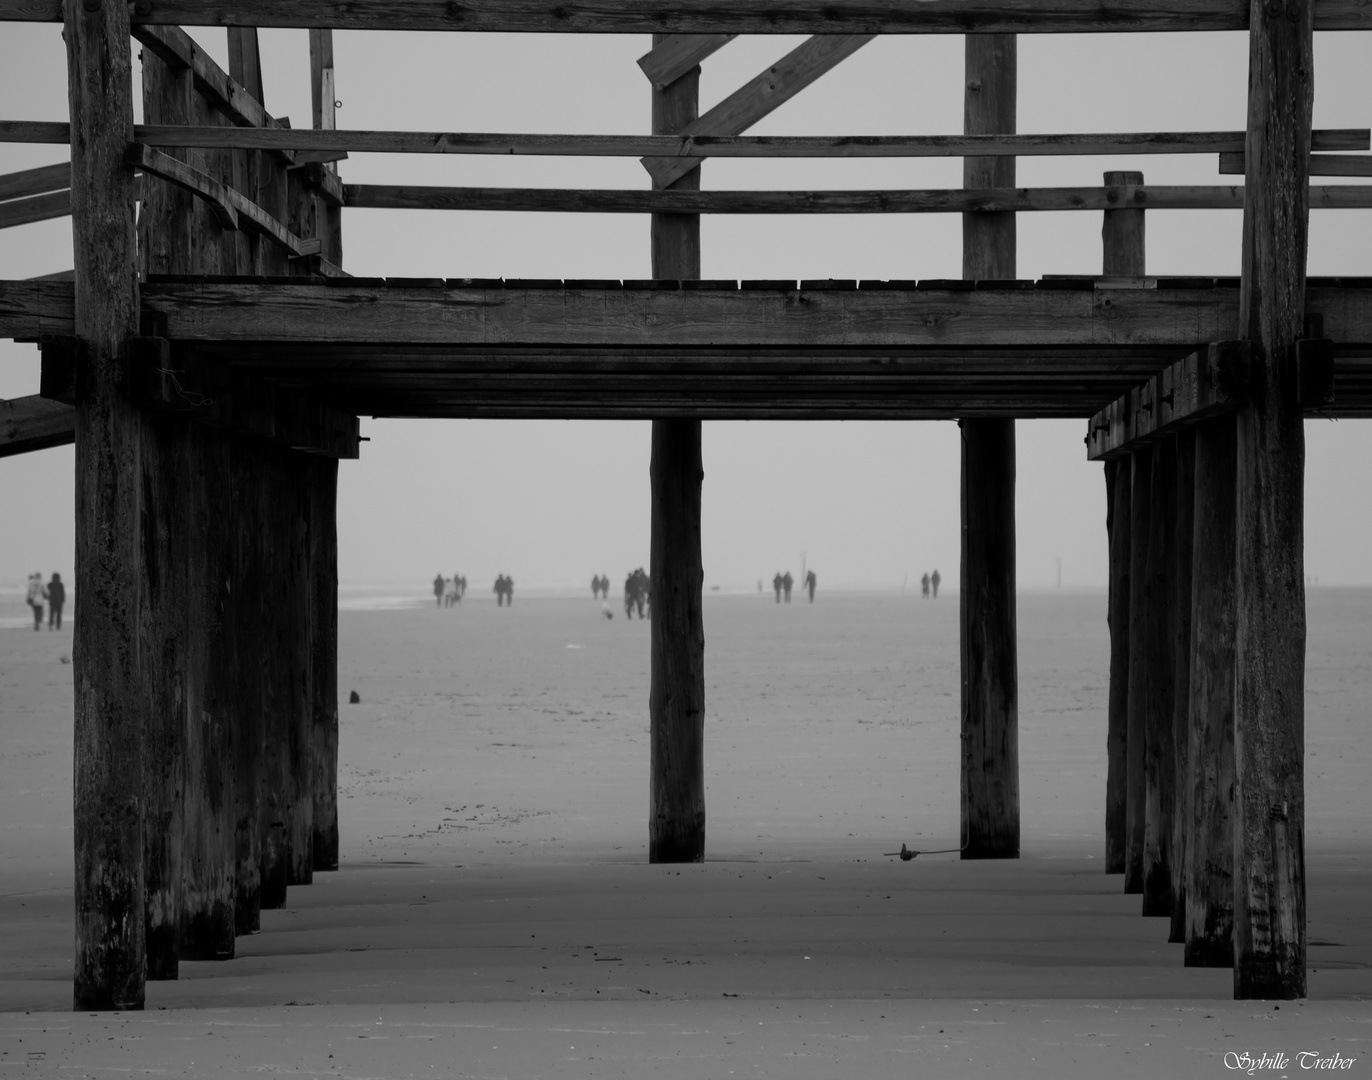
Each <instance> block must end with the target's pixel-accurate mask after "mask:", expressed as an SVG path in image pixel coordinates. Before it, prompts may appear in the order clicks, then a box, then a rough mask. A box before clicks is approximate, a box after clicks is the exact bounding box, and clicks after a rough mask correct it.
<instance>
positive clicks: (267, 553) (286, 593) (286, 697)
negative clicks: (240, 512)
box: [244, 439, 298, 911]
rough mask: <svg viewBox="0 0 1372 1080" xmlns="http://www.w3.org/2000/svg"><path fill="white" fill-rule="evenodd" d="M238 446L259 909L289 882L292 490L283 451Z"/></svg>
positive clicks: (280, 898)
mask: <svg viewBox="0 0 1372 1080" xmlns="http://www.w3.org/2000/svg"><path fill="white" fill-rule="evenodd" d="M244 453H245V454H251V455H252V456H253V457H254V458H256V459H257V461H258V464H259V468H260V472H259V474H258V483H259V484H260V485H261V488H262V494H261V507H262V519H261V535H260V538H259V541H258V543H257V559H258V561H259V563H260V565H261V573H262V578H261V584H260V587H259V589H258V590H257V591H255V592H254V591H250V592H249V597H250V603H252V602H254V601H255V603H253V606H254V607H255V609H256V615H257V635H256V638H255V640H254V641H252V647H253V649H254V653H253V655H254V657H255V658H257V659H258V663H257V672H256V675H257V679H258V681H259V683H260V687H261V695H262V697H261V700H262V821H261V837H262V894H261V905H262V910H263V911H266V910H268V909H274V908H281V907H284V906H285V905H286V893H287V886H288V885H289V884H290V866H291V861H290V845H291V835H292V834H291V816H292V804H291V794H292V792H291V788H292V775H291V747H292V744H293V741H294V735H293V727H294V724H295V721H296V719H297V714H296V710H295V706H296V695H295V693H294V690H295V687H294V685H293V680H292V675H293V672H294V661H295V656H294V655H293V653H294V651H295V650H296V648H297V647H298V642H297V640H296V637H295V630H296V606H295V604H294V599H295V597H294V591H293V590H291V589H290V588H289V586H287V585H286V578H287V575H288V574H289V573H290V572H291V570H292V566H293V563H292V550H293V537H292V532H293V525H294V521H293V514H294V508H295V507H294V498H293V492H292V490H291V484H290V476H289V471H288V468H287V460H286V455H287V454H288V453H289V451H286V450H283V449H281V448H279V447H275V446H271V445H268V444H267V443H266V442H264V441H261V440H257V439H253V440H245V441H244Z"/></svg>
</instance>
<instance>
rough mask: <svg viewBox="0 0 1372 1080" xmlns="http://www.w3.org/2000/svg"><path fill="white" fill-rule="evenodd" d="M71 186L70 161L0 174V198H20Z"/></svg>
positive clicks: (63, 189) (62, 189)
mask: <svg viewBox="0 0 1372 1080" xmlns="http://www.w3.org/2000/svg"><path fill="white" fill-rule="evenodd" d="M70 187H71V162H70V161H64V162H62V163H61V164H58V165H43V166H41V167H39V168H37V169H25V170H23V171H22V172H15V173H9V174H7V175H5V176H0V200H3V199H22V198H25V197H27V196H29V195H46V194H48V192H51V191H66V190H68V189H69V188H70Z"/></svg>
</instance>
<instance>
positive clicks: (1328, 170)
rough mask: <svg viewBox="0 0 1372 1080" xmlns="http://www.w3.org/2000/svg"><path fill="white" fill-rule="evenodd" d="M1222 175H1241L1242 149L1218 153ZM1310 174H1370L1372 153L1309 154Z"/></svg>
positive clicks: (1371, 173) (1242, 166)
mask: <svg viewBox="0 0 1372 1080" xmlns="http://www.w3.org/2000/svg"><path fill="white" fill-rule="evenodd" d="M1220 173H1221V174H1222V175H1237V176H1242V175H1243V173H1244V154H1243V151H1242V150H1237V151H1233V152H1227V153H1222V154H1220ZM1310 175H1311V176H1372V155H1367V154H1311V155H1310Z"/></svg>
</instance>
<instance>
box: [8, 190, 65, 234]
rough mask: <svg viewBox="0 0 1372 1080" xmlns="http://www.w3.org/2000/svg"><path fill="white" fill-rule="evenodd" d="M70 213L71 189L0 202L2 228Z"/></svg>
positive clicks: (47, 219)
mask: <svg viewBox="0 0 1372 1080" xmlns="http://www.w3.org/2000/svg"><path fill="white" fill-rule="evenodd" d="M70 215H71V192H70V191H53V192H50V193H49V194H47V195H33V196H31V197H29V198H27V199H11V200H9V201H8V202H3V203H0V229H8V228H11V227H12V226H14V225H27V224H29V223H30V222H34V221H49V220H51V219H52V218H60V217H68V216H70Z"/></svg>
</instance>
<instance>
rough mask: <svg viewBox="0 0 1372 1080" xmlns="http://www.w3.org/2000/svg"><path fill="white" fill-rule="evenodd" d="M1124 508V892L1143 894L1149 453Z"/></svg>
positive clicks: (1141, 455)
mask: <svg viewBox="0 0 1372 1080" xmlns="http://www.w3.org/2000/svg"><path fill="white" fill-rule="evenodd" d="M1129 488H1130V496H1129V499H1130V503H1129V525H1130V532H1129V702H1128V707H1129V725H1128V727H1129V730H1128V740H1129V745H1128V747H1127V757H1126V761H1125V829H1124V832H1125V852H1124V891H1125V892H1126V893H1141V892H1143V838H1144V819H1145V806H1146V798H1145V784H1144V766H1143V762H1144V753H1143V742H1144V739H1143V732H1144V728H1145V727H1146V721H1147V716H1148V665H1147V663H1146V656H1147V648H1146V642H1147V635H1146V634H1145V632H1144V631H1145V627H1146V623H1147V620H1146V618H1145V616H1146V614H1147V611H1148V599H1149V595H1150V589H1149V578H1148V540H1149V537H1150V535H1151V534H1152V528H1151V524H1150V523H1151V521H1152V517H1153V513H1152V491H1153V448H1152V447H1151V446H1145V447H1143V448H1142V449H1139V450H1135V451H1134V452H1133V453H1132V454H1131V455H1130V484H1129Z"/></svg>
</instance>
